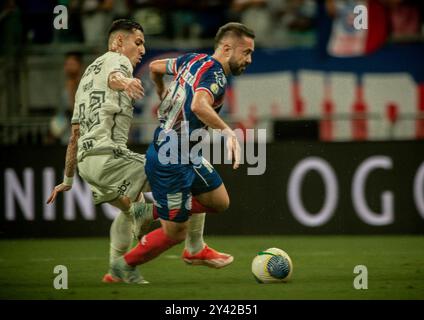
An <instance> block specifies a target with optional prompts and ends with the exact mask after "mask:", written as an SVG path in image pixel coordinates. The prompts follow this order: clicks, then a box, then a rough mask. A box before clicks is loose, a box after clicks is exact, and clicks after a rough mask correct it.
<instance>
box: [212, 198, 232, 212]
mask: <svg viewBox="0 0 424 320" xmlns="http://www.w3.org/2000/svg"><path fill="white" fill-rule="evenodd" d="M229 207H230V199H229V198H228V197H226V198H225V199H223V200H222V201H220V202H219V203H217V204H216V205H215V208H214V209H215V210H216V211H217V212H218V213H221V212H224V211H226V210H227V209H228V208H229Z"/></svg>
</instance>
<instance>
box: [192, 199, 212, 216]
mask: <svg viewBox="0 0 424 320" xmlns="http://www.w3.org/2000/svg"><path fill="white" fill-rule="evenodd" d="M203 212H209V213H216V210H215V209H212V208H209V207H206V206H204V205H203V204H201V203H200V202H199V201H197V199H196V198H195V197H192V198H191V210H190V213H194V214H196V213H203Z"/></svg>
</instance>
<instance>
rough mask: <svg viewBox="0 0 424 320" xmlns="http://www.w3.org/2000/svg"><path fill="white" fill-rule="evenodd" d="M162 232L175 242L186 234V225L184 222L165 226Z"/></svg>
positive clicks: (181, 239)
mask: <svg viewBox="0 0 424 320" xmlns="http://www.w3.org/2000/svg"><path fill="white" fill-rule="evenodd" d="M164 232H165V234H166V236H167V237H168V238H170V239H172V240H174V241H176V242H177V243H180V242H182V241H184V240H185V238H186V234H187V225H186V224H185V223H181V224H178V225H176V226H174V227H173V228H165V229H164Z"/></svg>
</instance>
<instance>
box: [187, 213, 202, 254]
mask: <svg viewBox="0 0 424 320" xmlns="http://www.w3.org/2000/svg"><path fill="white" fill-rule="evenodd" d="M205 216H206V213H197V214H193V215H191V217H190V219H189V221H188V231H187V237H186V240H185V247H186V249H187V250H188V252H190V254H195V253H198V252H199V251H201V250H202V249H203V247H204V245H205V243H204V241H203V229H204V226H205Z"/></svg>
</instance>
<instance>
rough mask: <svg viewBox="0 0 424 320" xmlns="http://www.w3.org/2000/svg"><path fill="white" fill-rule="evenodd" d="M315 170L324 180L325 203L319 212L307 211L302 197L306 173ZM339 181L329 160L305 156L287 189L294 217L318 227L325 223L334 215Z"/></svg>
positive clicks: (296, 167)
mask: <svg viewBox="0 0 424 320" xmlns="http://www.w3.org/2000/svg"><path fill="white" fill-rule="evenodd" d="M311 170H315V171H317V172H318V173H319V175H320V176H321V177H322V179H323V182H324V191H325V193H324V194H325V199H324V205H323V206H322V208H321V210H320V211H319V212H318V213H315V214H311V213H310V212H308V211H306V209H305V207H304V206H303V203H302V199H301V191H302V184H303V179H304V177H305V175H306V174H307V173H308V172H309V171H311ZM338 189H339V188H338V183H337V177H336V174H335V172H334V170H333V168H332V167H331V166H330V165H329V164H328V162H327V161H325V160H323V159H321V158H318V157H309V158H305V159H304V160H302V161H301V162H299V163H298V164H297V165H296V166H295V168H294V169H293V171H292V173H291V175H290V178H289V185H288V190H287V202H288V205H289V207H290V210H291V212H292V213H293V215H294V217H295V218H296V219H297V220H298V221H299V222H300V223H301V224H303V225H305V226H308V227H318V226H321V225H323V224H325V223H326V222H327V221H329V220H330V218H331V217H332V216H333V213H334V210H335V208H336V205H337V202H338Z"/></svg>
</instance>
